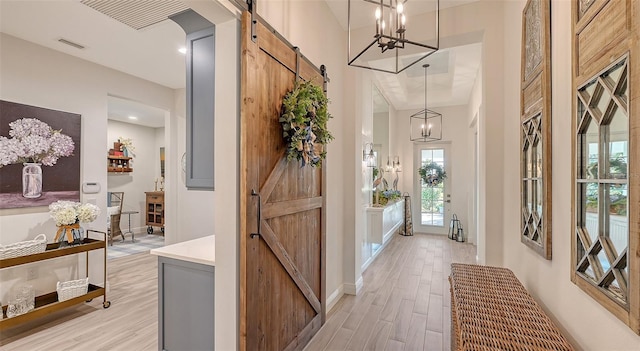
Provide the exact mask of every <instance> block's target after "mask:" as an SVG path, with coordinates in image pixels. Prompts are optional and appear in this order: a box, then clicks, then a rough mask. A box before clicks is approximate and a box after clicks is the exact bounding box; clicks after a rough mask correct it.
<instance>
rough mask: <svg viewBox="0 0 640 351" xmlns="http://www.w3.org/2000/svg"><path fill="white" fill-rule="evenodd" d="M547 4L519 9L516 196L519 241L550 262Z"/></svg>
mask: <svg viewBox="0 0 640 351" xmlns="http://www.w3.org/2000/svg"><path fill="white" fill-rule="evenodd" d="M550 15H551V1H550V0H529V1H528V2H527V4H526V6H525V7H524V10H523V11H522V51H521V57H522V62H521V64H522V65H521V77H522V79H521V93H520V175H521V183H520V196H521V226H520V238H521V241H522V243H524V244H525V245H527V246H529V247H530V248H532V249H533V250H534V251H536V252H537V253H538V254H540V255H541V256H543V257H544V258H546V259H548V260H550V259H551V24H550Z"/></svg>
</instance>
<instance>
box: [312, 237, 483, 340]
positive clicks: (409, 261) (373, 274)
mask: <svg viewBox="0 0 640 351" xmlns="http://www.w3.org/2000/svg"><path fill="white" fill-rule="evenodd" d="M475 257H476V248H475V246H473V245H471V244H467V243H457V242H454V241H451V240H449V239H448V238H447V237H446V236H440V235H426V234H416V235H414V236H408V237H404V236H399V235H396V236H394V238H393V239H392V240H391V242H390V243H389V244H388V246H387V248H385V250H384V251H383V252H382V253H381V254H380V256H378V258H377V259H376V260H375V261H374V262H373V263H372V264H371V265H370V266H369V268H368V269H367V270H366V271H365V272H364V273H363V281H364V284H363V288H362V291H361V292H360V294H359V295H358V296H353V295H345V296H344V297H342V299H341V300H340V301H339V302H338V303H337V305H336V306H335V307H334V308H333V309H332V311H331V312H330V313H329V314H328V316H327V322H326V324H325V325H324V326H323V327H322V329H320V331H319V332H318V334H316V336H315V337H314V338H313V339H312V340H311V342H310V343H309V345H307V347H306V348H305V350H308V351H319V350H331V351H333V350H336V351H337V350H407V351H409V350H411V351H414V350H425V351H426V350H429V351H431V350H433V351H440V350H450V348H451V347H450V346H451V345H450V323H451V320H450V311H449V306H450V294H449V282H448V280H447V278H448V276H449V271H450V265H451V263H452V262H461V263H475V260H476V258H475Z"/></svg>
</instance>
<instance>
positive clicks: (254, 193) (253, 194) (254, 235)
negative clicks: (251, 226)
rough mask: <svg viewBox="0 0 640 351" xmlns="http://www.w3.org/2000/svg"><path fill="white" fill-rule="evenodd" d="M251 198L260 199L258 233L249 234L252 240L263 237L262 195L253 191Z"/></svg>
mask: <svg viewBox="0 0 640 351" xmlns="http://www.w3.org/2000/svg"><path fill="white" fill-rule="evenodd" d="M251 196H257V197H258V232H257V233H251V234H249V236H250V237H251V239H253V238H255V237H256V236H260V235H262V234H261V233H260V222H261V221H262V198H260V194H258V193H257V192H256V191H255V190H254V189H251Z"/></svg>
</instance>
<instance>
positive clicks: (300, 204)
mask: <svg viewBox="0 0 640 351" xmlns="http://www.w3.org/2000/svg"><path fill="white" fill-rule="evenodd" d="M321 207H322V197H313V198H308V199H298V200H289V201H280V202H276V203H267V204H266V205H264V206H263V208H262V219H265V220H267V219H271V218H275V217H282V216H287V215H290V214H293V213H298V212H305V211H310V210H314V209H316V208H321Z"/></svg>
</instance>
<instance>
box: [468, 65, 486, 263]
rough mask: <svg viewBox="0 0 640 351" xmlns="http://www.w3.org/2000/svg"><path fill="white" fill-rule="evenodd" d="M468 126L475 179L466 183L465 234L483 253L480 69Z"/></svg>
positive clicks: (469, 146) (471, 171)
mask: <svg viewBox="0 0 640 351" xmlns="http://www.w3.org/2000/svg"><path fill="white" fill-rule="evenodd" d="M467 107H468V111H467V116H468V126H467V146H468V147H467V153H468V157H469V160H470V165H471V168H470V174H473V176H474V177H475V178H474V179H473V180H472V181H470V182H468V183H467V193H468V196H467V208H468V213H469V224H468V225H467V227H466V228H467V234H468V238H469V242H470V243H473V244H476V245H477V251H479V252H485V251H486V250H485V238H484V236H483V237H482V238H480V237H478V227H479V223H478V211H479V208H478V207H479V206H478V193H477V192H478V190H479V189H478V188H479V182H478V178H477V173H478V172H477V166H478V157H479V155H478V148H479V145H478V122H479V120H480V118H481V116H482V113H483V112H482V69H479V70H478V75H477V76H476V81H475V82H474V83H473V88H472V90H471V96H470V97H469V103H468V104H467Z"/></svg>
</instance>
